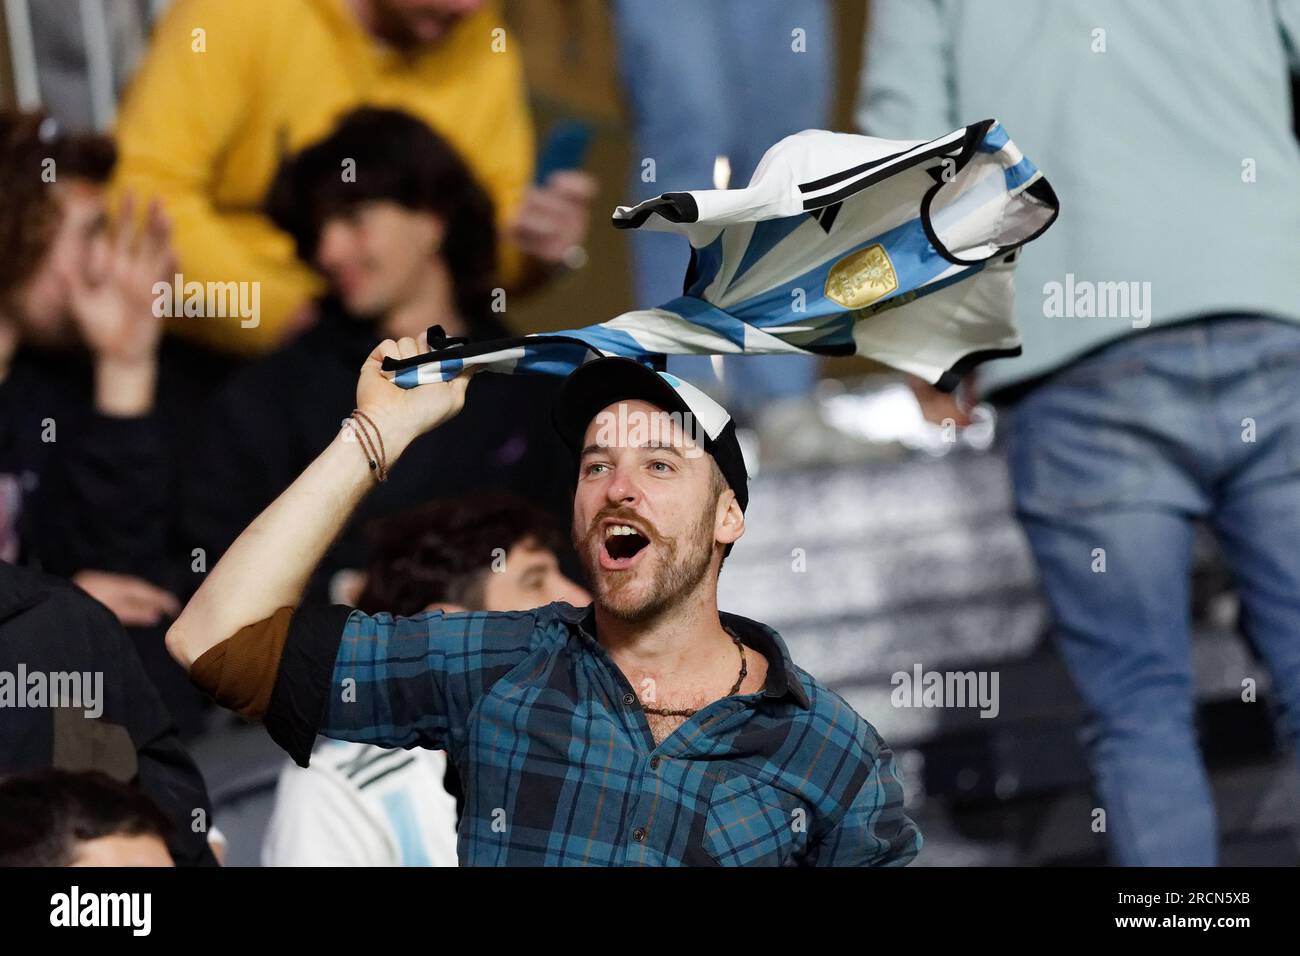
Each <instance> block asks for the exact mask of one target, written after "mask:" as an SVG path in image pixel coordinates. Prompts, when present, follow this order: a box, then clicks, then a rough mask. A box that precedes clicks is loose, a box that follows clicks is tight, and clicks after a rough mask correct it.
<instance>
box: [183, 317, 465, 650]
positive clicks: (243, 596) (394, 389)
mask: <svg viewBox="0 0 1300 956" xmlns="http://www.w3.org/2000/svg"><path fill="white" fill-rule="evenodd" d="M428 349H429V344H428V341H427V339H426V337H425V336H424V335H421V336H420V337H419V339H411V338H404V339H401V340H399V341H397V342H394V341H392V340H391V339H390V340H387V341H384V342H381V343H380V344H379V345H378V346H377V347H376V348H375V350H374V351H373V352H371V353H370V356H369V357H368V358H367V359H366V361H365V364H364V365H363V366H362V367H361V376H360V378H359V380H358V381H357V407H358V408H359V409H361V410H362V416H363V419H364V421H365V422H366V423H368V426H369V427H370V428H371V429H373V430H376V431H377V432H378V434H377V435H375V434H371V433H367V434H369V435H370V439H371V442H370V444H372V445H374V446H376V449H377V451H378V455H379V458H380V459H386V460H387V464H388V465H389V466H390V467H391V466H392V465H393V464H394V463H395V462H396V461H397V459H398V457H400V456H401V454H402V452H404V451H405V450H406V446H407V445H409V444H410V443H411V442H412V441H413V440H414V439H415V438H416V437H417V436H419V435H422V434H424V433H425V432H427V431H429V429H431V428H436V427H437V426H438V425H440V424H442V423H443V422H445V421H446V420H447V419H449V418H451V417H452V416H453V415H455V414H457V413H458V412H459V411H460V409H461V407H462V406H463V405H464V403H465V390H466V388H467V387H468V384H469V378H470V375H472V374H473V370H472V369H467V370H466V371H465V372H462V373H461V374H460V375H457V376H456V378H454V379H453V380H451V381H450V382H440V383H434V384H428V385H421V386H420V387H419V388H413V389H409V390H408V389H403V388H399V387H398V386H397V385H395V384H394V383H393V382H392V380H391V379H389V378H388V377H387V376H386V375H385V374H384V372H383V362H384V359H385V358H393V359H407V358H413V357H415V356H417V355H423V354H424V353H426V352H427V351H428ZM369 462H370V455H369V453H368V451H367V450H366V449H365V447H364V446H363V444H362V443H361V442H360V441H359V440H358V439H357V435H356V433H355V432H354V431H352V429H351V428H350V427H348V428H345V429H344V430H342V431H340V432H339V434H338V435H336V436H335V437H334V440H333V441H332V442H330V444H329V447H328V448H326V449H325V450H324V451H323V452H321V454H320V456H319V457H318V458H317V459H316V460H315V461H313V462H312V463H311V464H310V465H309V466H307V470H306V471H304V472H303V473H302V474H301V475H300V476H299V477H298V480H297V481H295V482H294V483H293V484H292V485H290V486H289V488H288V489H287V490H286V491H285V492H284V494H282V495H280V497H279V498H277V499H275V501H274V502H272V503H271V506H270V507H269V508H267V509H266V510H265V511H263V512H262V513H261V514H260V515H258V517H257V520H256V521H254V522H253V523H252V524H251V525H249V526H248V528H247V529H245V531H244V533H243V534H241V535H240V536H239V537H238V538H236V539H235V543H234V544H232V545H231V546H230V549H229V550H228V551H226V553H225V555H223V556H222V558H221V560H220V561H218V562H217V566H216V567H215V568H213V569H212V571H211V573H210V574H209V575H208V579H207V580H206V581H204V582H203V586H202V587H200V588H199V590H198V592H197V593H196V594H195V595H194V597H193V598H191V600H190V603H189V604H188V605H187V606H186V608H185V610H184V611H183V612H181V616H180V617H179V618H177V619H176V623H175V624H173V625H172V626H171V629H170V630H169V631H168V632H167V649H168V650H169V651H170V652H171V655H172V657H174V658H176V660H177V661H179V662H180V663H181V665H182V666H183V667H184V668H185V669H186V670H189V669H190V668H191V666H192V665H193V664H194V662H195V661H196V660H198V659H199V658H200V657H202V656H203V655H204V654H205V653H206V652H207V651H209V650H210V649H212V648H214V647H216V646H217V645H218V644H220V643H222V642H223V641H225V640H227V639H228V638H230V637H233V636H234V635H235V633H236V632H238V631H239V630H241V629H242V628H245V627H247V626H248V625H250V624H256V623H257V622H258V621H262V620H265V619H266V618H268V617H270V616H271V615H273V614H274V613H275V612H276V611H278V610H279V609H280V608H282V607H296V606H297V604H298V599H299V597H300V596H301V595H302V591H303V588H305V587H306V586H307V579H308V578H309V577H310V576H311V573H312V571H313V570H314V569H315V568H316V565H317V564H319V563H320V560H321V558H323V557H324V556H325V552H326V551H327V550H328V549H329V546H330V544H331V543H332V542H333V541H334V539H335V538H336V537H338V534H339V532H340V531H342V530H343V527H344V525H346V524H347V522H348V518H350V517H351V516H352V512H353V510H354V509H355V508H356V506H357V503H358V502H360V501H361V499H362V497H363V496H364V495H365V493H366V492H367V491H369V490H370V488H371V487H372V486H373V485H374V482H375V474H374V473H373V472H372V471H371V469H370V463H369Z"/></svg>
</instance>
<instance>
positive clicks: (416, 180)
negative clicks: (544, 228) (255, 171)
mask: <svg viewBox="0 0 1300 956" xmlns="http://www.w3.org/2000/svg"><path fill="white" fill-rule="evenodd" d="M346 160H351V161H352V162H354V163H355V164H356V166H355V169H356V176H355V177H353V178H351V179H349V180H347V181H345V180H344V178H343V175H342V172H343V168H344V166H343V164H344V161H346ZM385 200H386V201H388V202H394V203H397V204H398V205H399V206H402V207H404V208H406V209H409V210H413V211H419V212H430V213H434V214H435V215H437V216H438V217H440V218H441V219H442V220H443V222H444V223H445V224H446V230H447V231H446V236H445V237H444V239H443V243H442V255H443V257H444V258H445V259H446V261H447V267H448V271H449V272H450V273H451V279H452V283H453V285H454V287H455V289H454V292H455V297H456V306H457V308H459V309H460V311H461V314H462V315H464V316H465V318H466V320H467V321H473V320H476V319H478V318H481V317H482V316H484V315H486V314H487V313H488V311H489V310H490V308H491V301H492V290H493V288H494V286H495V285H496V281H497V242H496V226H495V220H494V214H493V207H492V199H491V198H490V197H489V196H488V194H487V192H486V191H484V189H483V187H482V186H481V185H479V183H478V181H477V180H476V179H475V178H474V174H473V173H471V172H470V169H469V167H468V166H467V165H466V164H465V161H464V160H463V159H461V157H460V154H459V153H457V152H456V150H455V149H454V148H453V147H452V146H451V145H450V144H449V143H448V142H447V141H446V140H445V139H443V138H442V137H441V136H439V135H438V134H437V133H435V132H434V131H433V130H432V129H430V128H429V127H428V126H427V125H425V124H424V123H423V122H421V121H420V120H418V119H416V118H415V117H414V116H411V115H410V114H409V113H404V112H402V111H401V110H390V109H377V108H374V107H364V108H362V109H357V110H353V111H352V112H350V113H348V114H346V115H345V116H344V117H343V118H342V119H341V120H340V121H339V123H338V125H337V126H336V127H335V128H334V131H333V132H332V133H330V134H329V135H328V136H326V137H325V138H324V139H322V140H320V141H319V142H317V143H315V144H313V145H311V146H308V147H307V148H306V149H304V150H302V151H301V152H299V153H297V154H295V155H293V156H290V157H289V158H287V159H286V160H284V162H283V163H281V165H280V168H279V170H278V171H277V172H276V175H275V179H274V180H273V181H272V183H271V187H270V190H269V192H268V193H267V198H266V202H265V203H264V207H265V210H266V214H267V215H268V216H269V217H270V218H271V220H272V222H274V223H275V224H276V225H277V226H279V227H280V228H281V229H283V230H284V231H285V232H287V233H288V234H289V235H290V236H292V237H293V241H294V245H295V247H296V249H297V251H298V256H299V258H301V259H302V260H303V261H304V262H306V263H308V264H314V261H315V258H316V245H317V243H318V242H319V241H320V233H321V230H322V228H323V226H324V223H325V221H326V220H327V219H329V218H331V217H333V216H337V215H341V214H343V213H346V212H347V211H348V210H349V209H351V208H353V207H355V206H358V205H360V204H362V203H366V202H375V201H385Z"/></svg>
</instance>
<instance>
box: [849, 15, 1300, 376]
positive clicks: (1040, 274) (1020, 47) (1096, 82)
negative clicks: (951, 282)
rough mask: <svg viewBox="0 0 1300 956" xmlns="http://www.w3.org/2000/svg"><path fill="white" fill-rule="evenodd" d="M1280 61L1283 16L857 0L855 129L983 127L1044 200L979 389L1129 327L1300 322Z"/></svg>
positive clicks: (1292, 149) (1297, 233)
mask: <svg viewBox="0 0 1300 956" xmlns="http://www.w3.org/2000/svg"><path fill="white" fill-rule="evenodd" d="M1100 31H1104V33H1102V32H1100ZM1103 44H1104V50H1103ZM1298 46H1300V0H1179V2H1177V3H1173V2H1169V0H1141V2H1137V0H1087V2H1082V0H875V2H874V4H873V6H872V10H871V15H870V20H869V28H868V32H867V43H866V51H865V60H864V67H863V74H862V82H861V88H860V91H859V98H858V105H857V123H858V126H859V127H860V128H861V129H862V130H863V132H865V133H867V134H869V135H872V136H883V137H888V138H894V139H930V138H933V137H935V136H939V135H942V134H943V133H946V132H948V131H950V130H953V129H956V128H957V127H959V126H962V125H964V124H966V123H970V122H973V121H975V120H978V119H983V118H985V117H994V118H996V119H998V120H1000V121H1001V122H1002V124H1003V125H1004V126H1005V127H1006V130H1007V132H1008V133H1009V134H1010V136H1011V138H1012V139H1013V140H1015V142H1016V145H1018V146H1019V147H1020V148H1021V149H1022V150H1023V151H1024V153H1025V155H1026V156H1028V157H1029V158H1030V159H1031V160H1033V162H1034V164H1035V165H1036V166H1037V167H1038V168H1039V169H1041V170H1042V171H1043V173H1044V175H1046V176H1047V178H1048V180H1049V181H1050V182H1051V184H1052V187H1053V188H1054V189H1055V190H1056V193H1057V195H1058V196H1059V198H1060V201H1061V215H1060V218H1059V219H1058V220H1057V221H1056V223H1055V224H1054V225H1053V226H1052V228H1051V229H1049V230H1048V231H1047V232H1046V233H1045V234H1044V235H1043V236H1041V237H1040V238H1038V239H1037V240H1035V241H1034V242H1032V243H1030V244H1029V245H1028V246H1026V247H1025V249H1024V251H1023V252H1022V254H1021V261H1020V264H1019V266H1018V269H1017V276H1016V299H1017V302H1016V319H1017V322H1018V324H1019V326H1020V329H1021V332H1022V335H1023V339H1024V354H1023V355H1022V356H1020V357H1019V358H1014V359H1001V360H998V361H995V362H989V363H987V364H986V365H983V366H981V367H980V369H979V371H978V373H977V374H978V376H979V383H980V388H981V391H983V392H985V393H987V392H989V391H992V390H994V389H996V388H999V387H1002V386H1006V385H1011V384H1014V383H1016V382H1019V381H1023V380H1025V379H1028V378H1032V377H1034V376H1036V375H1039V374H1042V373H1045V372H1049V371H1051V370H1053V369H1055V368H1058V367H1059V366H1061V365H1063V364H1065V363H1067V362H1069V361H1071V360H1072V359H1074V358H1076V357H1078V356H1080V355H1082V354H1083V353H1085V352H1088V351H1090V350H1091V349H1093V348H1095V347H1097V346H1099V345H1102V344H1105V343H1106V342H1108V341H1111V340H1114V339H1117V338H1120V337H1122V336H1125V335H1131V334H1134V333H1135V332H1137V331H1138V330H1139V328H1140V327H1144V326H1145V327H1153V326H1156V325H1159V324H1162V323H1168V322H1176V321H1180V320H1184V319H1189V318H1194V317H1196V316H1199V315H1205V314H1209V313H1215V312H1252V313H1262V314H1265V315H1271V316H1276V317H1278V318H1282V319H1287V320H1290V321H1293V322H1297V321H1300V148H1298V147H1297V143H1296V137H1295V133H1294V132H1293V129H1292V113H1291V88H1290V72H1291V71H1292V70H1297V69H1300V56H1298V55H1297V47H1298ZM1053 283H1055V285H1052V284H1053ZM1101 283H1125V284H1126V286H1127V287H1126V288H1125V289H1124V290H1123V291H1125V292H1128V293H1137V295H1136V296H1132V297H1130V300H1129V303H1128V308H1127V309H1125V308H1124V307H1123V306H1124V303H1123V299H1122V298H1120V295H1121V291H1120V289H1119V288H1118V287H1115V286H1110V287H1107V286H1101V285H1100V284H1101ZM1132 283H1137V285H1136V286H1134V285H1132ZM1089 297H1091V298H1092V300H1093V301H1092V303H1091V304H1090V303H1089V301H1088V298H1089ZM1089 313H1091V315H1089ZM1110 313H1120V314H1110Z"/></svg>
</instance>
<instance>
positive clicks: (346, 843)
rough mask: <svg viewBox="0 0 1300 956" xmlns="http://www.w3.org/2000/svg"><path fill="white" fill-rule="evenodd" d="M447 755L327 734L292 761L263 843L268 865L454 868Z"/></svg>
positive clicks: (452, 806)
mask: <svg viewBox="0 0 1300 956" xmlns="http://www.w3.org/2000/svg"><path fill="white" fill-rule="evenodd" d="M446 770H447V755H446V754H445V753H443V752H442V751H440V750H423V749H413V750H389V749H386V748H383V747H375V746H372V745H370V744H359V743H349V742H345V741H338V740H329V739H322V740H321V741H320V742H319V743H318V744H317V746H316V749H315V750H314V751H313V752H312V760H311V765H310V766H309V767H305V768H304V767H299V766H297V765H296V764H293V763H288V764H286V765H285V768H284V770H282V771H281V773H280V780H279V784H278V786H277V788H276V796H275V808H274V810H273V811H272V814H271V820H270V823H269V825H268V827H267V832H266V836H265V838H264V840H263V843H262V864H263V865H264V866H456V865H457V856H456V799H455V797H453V796H452V795H451V794H450V793H448V792H447V790H446V787H445V786H444V783H443V781H444V777H445V775H446Z"/></svg>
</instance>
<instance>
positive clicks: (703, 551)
mask: <svg viewBox="0 0 1300 956" xmlns="http://www.w3.org/2000/svg"><path fill="white" fill-rule="evenodd" d="M620 404H621V405H623V406H625V408H626V421H628V422H629V423H633V424H632V427H629V428H627V429H625V431H626V434H616V432H617V431H618V429H613V430H611V429H610V428H609V426H608V423H609V422H611V421H614V420H616V419H618V417H619V415H620V412H619V405H620ZM662 414H663V413H662V412H661V411H660V410H659V409H658V408H656V407H655V406H653V405H651V404H649V403H648V402H643V401H627V402H621V403H615V404H613V405H610V406H609V407H608V408H606V409H604V411H603V412H602V413H601V414H600V415H597V416H596V417H595V418H594V419H592V422H591V424H590V425H588V426H587V432H586V435H585V436H584V438H583V449H584V451H583V454H582V457H581V459H580V460H579V465H578V484H577V490H576V492H575V495H574V501H573V545H574V547H575V548H576V549H577V552H578V555H579V557H580V558H581V560H582V564H583V567H584V569H585V570H586V572H587V577H588V580H590V581H591V583H592V587H593V589H594V590H595V592H596V600H597V601H598V602H599V603H600V605H601V606H602V607H603V608H605V609H606V610H607V611H609V612H610V613H611V614H613V615H614V616H615V617H618V618H621V619H623V620H628V621H636V620H646V619H648V618H650V617H653V616H654V615H655V614H657V613H659V612H660V611H662V610H663V609H665V608H668V607H671V606H673V605H675V604H677V603H679V601H680V600H681V599H682V598H684V597H685V596H687V595H688V594H690V593H691V592H692V591H693V590H694V589H695V588H697V587H699V586H700V585H701V583H702V582H705V581H706V576H708V575H709V570H710V565H711V563H712V560H713V552H714V542H715V541H716V540H718V539H717V537H716V536H717V532H718V530H719V528H720V527H721V520H722V517H723V515H724V514H725V511H726V503H727V496H722V495H719V494H718V493H717V490H716V487H715V486H714V484H713V479H712V468H713V465H712V459H711V458H709V456H708V455H707V454H705V453H704V452H703V451H702V450H701V449H700V448H699V447H698V446H697V445H695V444H693V443H692V442H691V441H690V440H689V437H688V436H686V435H684V434H683V433H682V431H681V429H680V428H679V427H677V426H676V425H675V424H674V425H673V426H672V428H671V429H668V428H665V429H662V430H660V431H659V432H658V433H657V434H656V433H655V432H653V431H650V430H648V429H642V430H641V434H637V430H636V425H635V423H636V422H638V421H641V422H645V421H648V420H649V417H650V416H656V415H662ZM606 416H609V417H606ZM660 420H661V421H662V419H660ZM611 431H613V432H615V434H612V435H611ZM665 432H667V433H668V434H665ZM669 435H670V436H671V437H669ZM655 440H658V442H659V443H658V444H655V443H654V441H655ZM619 526H630V527H631V528H632V529H634V531H635V533H634V534H630V535H629V534H625V533H615V532H614V531H613V529H614V528H616V527H619ZM724 543H725V542H724Z"/></svg>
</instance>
